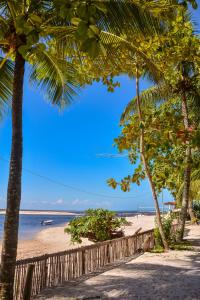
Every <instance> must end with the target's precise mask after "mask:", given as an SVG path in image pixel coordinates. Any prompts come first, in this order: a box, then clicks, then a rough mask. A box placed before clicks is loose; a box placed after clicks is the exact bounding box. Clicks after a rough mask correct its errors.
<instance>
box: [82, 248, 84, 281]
mask: <svg viewBox="0 0 200 300" xmlns="http://www.w3.org/2000/svg"><path fill="white" fill-rule="evenodd" d="M82 274H83V275H84V274H85V250H82Z"/></svg>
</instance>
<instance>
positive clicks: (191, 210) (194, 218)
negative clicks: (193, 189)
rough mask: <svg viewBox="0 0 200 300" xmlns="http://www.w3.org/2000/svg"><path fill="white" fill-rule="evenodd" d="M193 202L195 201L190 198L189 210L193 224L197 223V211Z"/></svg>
mask: <svg viewBox="0 0 200 300" xmlns="http://www.w3.org/2000/svg"><path fill="white" fill-rule="evenodd" d="M192 202H193V201H192V200H191V199H190V200H189V203H188V212H189V215H190V220H191V223H192V224H197V221H196V216H195V213H194V210H193V207H192Z"/></svg>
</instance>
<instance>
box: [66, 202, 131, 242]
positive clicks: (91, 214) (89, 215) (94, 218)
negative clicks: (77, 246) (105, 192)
mask: <svg viewBox="0 0 200 300" xmlns="http://www.w3.org/2000/svg"><path fill="white" fill-rule="evenodd" d="M127 224H128V222H127V221H126V219H125V218H119V217H117V215H116V213H115V212H113V211H109V210H107V209H102V208H98V209H88V210H87V211H86V212H85V216H81V217H77V218H75V219H73V220H71V221H70V222H69V225H68V227H67V228H65V232H66V233H69V234H71V240H72V241H73V242H76V243H81V242H82V240H81V238H88V239H90V240H92V241H94V242H102V241H106V240H110V239H113V238H116V237H120V236H123V231H122V229H121V227H122V226H124V225H127Z"/></svg>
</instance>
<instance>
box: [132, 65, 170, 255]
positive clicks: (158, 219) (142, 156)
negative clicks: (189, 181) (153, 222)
mask: <svg viewBox="0 0 200 300" xmlns="http://www.w3.org/2000/svg"><path fill="white" fill-rule="evenodd" d="M136 99H137V109H138V116H139V121H140V156H141V160H142V162H143V165H144V169H145V173H146V176H147V178H148V180H149V184H150V188H151V191H152V196H153V199H154V204H155V209H156V219H157V224H158V228H159V231H160V235H161V238H162V242H163V245H164V248H165V251H167V250H169V245H168V242H167V240H166V237H165V234H164V230H163V225H162V221H161V215H160V208H159V204H158V197H157V193H156V188H155V184H154V182H153V180H152V176H151V172H150V169H149V166H148V163H147V160H146V157H145V149H144V122H143V115H142V109H141V102H140V89H139V72H138V68H137V67H136Z"/></svg>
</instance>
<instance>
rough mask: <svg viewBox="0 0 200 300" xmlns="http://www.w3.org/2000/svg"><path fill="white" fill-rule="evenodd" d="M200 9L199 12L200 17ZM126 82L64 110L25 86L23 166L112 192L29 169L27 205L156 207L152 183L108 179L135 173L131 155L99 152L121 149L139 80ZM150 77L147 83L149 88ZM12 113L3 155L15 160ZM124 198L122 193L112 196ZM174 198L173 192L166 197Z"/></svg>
mask: <svg viewBox="0 0 200 300" xmlns="http://www.w3.org/2000/svg"><path fill="white" fill-rule="evenodd" d="M198 2H199V1H198ZM198 17H199V10H198V11H196V12H195V19H196V21H197V20H198ZM120 82H121V87H120V88H117V89H116V91H115V93H113V94H111V93H108V92H107V89H106V87H105V86H103V85H102V84H100V83H99V84H97V83H95V84H93V85H92V86H88V87H86V88H85V89H83V90H82V91H81V93H80V95H79V97H78V98H77V99H76V100H75V102H74V104H72V105H71V106H70V107H68V108H66V109H65V110H64V111H62V112H60V111H59V110H58V109H57V108H56V107H53V106H51V105H50V104H49V103H47V102H46V101H45V100H44V98H43V96H42V94H41V93H40V91H38V90H37V91H36V90H33V89H31V88H30V86H29V85H28V82H26V83H25V88H24V110H23V118H24V119H23V128H24V130H23V133H24V158H23V167H24V168H25V169H29V170H31V171H33V172H35V173H37V174H40V175H43V176H47V177H49V178H51V179H53V180H55V181H58V182H61V183H63V184H66V185H70V186H73V187H76V188H78V189H82V190H86V191H88V192H91V193H98V194H103V195H106V197H102V196H97V195H90V194H87V193H83V192H80V191H77V190H74V189H70V188H67V187H64V186H60V185H57V184H54V183H52V182H49V181H47V180H45V179H43V178H40V177H38V176H35V175H32V174H30V173H29V172H27V171H26V170H23V181H22V186H23V188H22V204H21V207H22V208H26V209H61V210H62V209H64V210H68V209H69V210H83V209H86V208H88V207H105V208H109V209H115V210H135V209H137V208H138V206H146V207H147V206H148V207H152V206H153V201H152V197H151V193H150V189H149V185H148V183H147V182H143V183H142V185H141V186H140V187H138V186H132V190H131V192H130V193H123V192H121V191H120V190H119V189H118V190H112V189H111V188H109V187H108V186H107V184H106V180H107V179H108V178H110V177H115V178H116V179H120V178H122V177H123V176H125V175H127V174H128V173H131V172H132V168H133V166H131V165H130V164H129V162H128V159H127V158H125V157H123V158H103V157H98V156H97V155H98V154H102V153H117V151H116V149H115V148H113V139H114V138H115V137H117V136H118V133H119V132H120V129H119V126H118V125H119V119H120V115H121V113H122V111H123V109H124V108H125V106H126V104H127V103H128V102H129V101H130V99H131V98H132V97H133V96H134V95H135V84H134V82H133V81H131V80H129V79H128V78H127V77H120ZM148 85H149V83H148V82H146V81H144V82H143V83H142V88H143V89H144V88H146V87H147V86H148ZM10 141H11V118H10V115H8V116H6V117H5V119H4V120H3V122H1V123H0V156H1V157H3V158H5V159H7V160H8V159H9V155H10ZM7 180H8V163H7V162H4V161H2V160H0V207H5V199H6V188H7ZM112 197H119V198H112ZM169 199H170V197H169V195H168V193H167V192H165V193H164V200H165V201H168V200H169Z"/></svg>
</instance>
